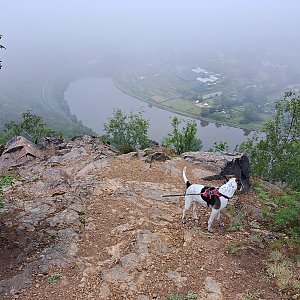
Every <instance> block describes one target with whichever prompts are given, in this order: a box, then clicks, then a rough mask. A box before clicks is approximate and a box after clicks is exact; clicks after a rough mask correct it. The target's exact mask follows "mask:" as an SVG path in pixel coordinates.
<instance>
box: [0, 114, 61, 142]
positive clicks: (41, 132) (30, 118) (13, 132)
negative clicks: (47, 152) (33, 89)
mask: <svg viewBox="0 0 300 300" xmlns="http://www.w3.org/2000/svg"><path fill="white" fill-rule="evenodd" d="M22 119H23V120H22V121H21V122H20V123H17V122H14V121H10V122H7V123H6V124H5V125H4V134H3V135H2V136H1V137H0V144H4V143H6V142H7V141H8V140H9V139H11V138H13V137H15V136H18V135H21V136H24V137H25V138H27V139H29V140H31V141H32V142H34V143H35V144H37V143H38V142H39V141H40V140H41V139H42V138H43V137H45V136H49V135H60V134H59V133H58V132H56V131H54V130H52V129H51V128H49V127H48V126H47V125H46V124H45V123H44V120H43V118H42V117H41V116H37V115H34V114H32V113H31V111H30V110H27V111H26V112H24V113H22Z"/></svg>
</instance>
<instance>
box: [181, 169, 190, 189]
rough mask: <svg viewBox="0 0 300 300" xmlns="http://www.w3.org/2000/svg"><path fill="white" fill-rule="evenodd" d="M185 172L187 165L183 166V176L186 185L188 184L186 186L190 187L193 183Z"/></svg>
mask: <svg viewBox="0 0 300 300" xmlns="http://www.w3.org/2000/svg"><path fill="white" fill-rule="evenodd" d="M185 172H186V167H184V168H183V171H182V176H183V180H184V183H185V185H186V188H188V187H189V186H190V185H192V184H191V183H190V182H189V180H188V179H187V177H186V174H185Z"/></svg>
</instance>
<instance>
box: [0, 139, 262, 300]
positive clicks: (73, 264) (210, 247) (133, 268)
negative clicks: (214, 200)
mask: <svg viewBox="0 0 300 300" xmlns="http://www.w3.org/2000/svg"><path fill="white" fill-rule="evenodd" d="M47 143H48V144H47V147H46V144H45V145H44V148H43V149H38V150H39V151H41V152H42V154H43V158H41V157H38V156H35V157H34V159H32V160H28V161H27V162H24V163H23V164H22V165H19V166H18V167H17V168H16V172H17V173H18V175H19V179H18V181H17V182H15V184H14V185H13V186H12V187H8V188H5V195H4V197H5V198H4V200H5V202H6V204H7V209H6V213H5V214H4V215H3V216H2V217H1V222H0V276H1V275H2V276H1V277H0V295H1V296H7V297H9V296H11V297H13V296H14V295H15V296H18V295H17V293H20V292H21V293H22V289H28V287H30V286H33V287H32V288H31V289H29V292H28V294H26V293H24V294H21V295H20V297H19V299H26V300H27V299H30V300H32V299H140V300H146V299H166V297H167V296H168V295H172V294H173V293H175V292H177V291H180V292H182V293H185V294H187V292H189V291H194V292H195V293H197V295H198V299H219V300H221V299H228V298H226V295H228V294H230V292H227V291H226V289H227V288H228V286H230V285H231V284H232V282H233V280H235V278H236V277H235V276H241V274H243V270H241V268H242V266H241V265H240V264H235V262H233V260H230V257H228V255H227V254H226V249H228V247H230V246H231V243H232V241H234V240H235V239H236V237H237V236H238V234H236V235H234V236H233V237H232V236H230V235H229V234H228V233H226V231H225V230H226V229H223V228H217V229H216V235H215V236H213V238H211V236H210V235H208V234H207V233H206V229H205V228H206V222H207V215H206V212H207V210H206V209H205V208H204V209H203V213H202V216H201V221H202V224H198V225H197V226H194V223H192V220H191V219H190V220H188V223H189V224H190V225H189V226H187V227H185V228H183V227H182V224H181V220H180V219H181V212H182V203H183V202H182V197H180V196H175V197H162V195H165V194H177V195H178V194H179V195H182V194H183V193H184V191H185V186H184V183H183V180H182V169H183V168H184V166H188V172H189V173H190V174H191V177H192V178H193V179H194V180H195V179H198V178H199V181H200V179H201V181H202V182H203V183H204V184H214V185H215V186H217V185H220V184H222V181H220V180H219V179H221V177H222V175H223V174H229V173H231V174H232V173H233V174H235V175H236V176H238V175H240V176H241V177H242V178H243V179H244V180H246V179H247V178H248V177H247V176H248V175H249V174H248V173H247V159H246V158H245V157H244V156H243V155H234V156H230V155H225V154H213V153H202V152H191V153H185V154H183V155H182V157H177V158H173V159H170V157H169V156H168V155H167V154H166V153H165V152H164V151H162V150H161V149H157V148H155V149H147V150H145V151H137V152H132V153H129V154H124V155H117V152H116V151H115V150H114V149H113V148H111V147H110V146H109V145H106V144H104V143H102V142H101V141H100V140H99V139H97V138H94V137H90V136H83V137H78V138H75V139H73V140H71V141H63V140H56V139H54V140H49V141H48V142H47ZM49 149H51V151H49ZM247 174H248V175H247ZM208 179H210V180H214V181H213V182H211V181H207V180H208ZM248 179H249V178H248ZM242 196H243V195H242ZM234 200H235V199H233V201H234ZM8 203H9V205H8ZM224 218H225V220H224V223H225V224H226V225H228V224H229V222H230V221H229V220H228V217H226V215H224ZM233 234H234V233H233ZM249 256H250V259H252V257H251V255H249V253H247V255H246V256H245V258H246V259H247V260H248V259H249ZM253 261H254V259H253ZM251 265H252V263H251ZM260 270H261V269H260V268H258V269H257V270H255V271H256V272H258V276H256V277H255V278H254V279H253V281H255V280H256V278H258V279H257V281H256V282H255V283H253V284H254V285H255V287H256V286H257V285H259V284H260V283H261V285H263V286H266V283H265V282H263V281H262V279H261V278H262V276H261V275H262V274H261V271H260ZM54 272H55V273H54ZM53 273H54V274H57V273H59V274H60V275H61V278H62V279H61V285H59V284H57V288H56V290H55V291H54V290H53V289H55V286H56V285H55V284H54V285H51V284H50V283H49V282H48V278H49V276H51V275H52V274H53ZM223 273H224V276H223V277H224V278H222V276H220V274H223ZM248 273H249V272H245V274H248ZM31 274H36V277H32V276H31ZM236 274H237V275H236ZM228 278H230V279H228ZM227 279H228V280H227ZM237 280H238V282H237V287H238V289H239V292H242V291H243V290H244V289H245V288H248V287H247V286H246V283H245V284H244V282H243V280H240V278H238V277H237ZM40 285H41V286H40ZM36 286H40V287H36ZM35 287H36V288H35ZM34 289H35V290H34ZM32 290H34V291H33V292H32V293H31V291H32ZM39 293H40V294H39ZM52 293H53V294H52ZM191 295H192V293H191ZM224 295H225V296H224ZM230 299H231V298H230ZM232 299H233V298H232Z"/></svg>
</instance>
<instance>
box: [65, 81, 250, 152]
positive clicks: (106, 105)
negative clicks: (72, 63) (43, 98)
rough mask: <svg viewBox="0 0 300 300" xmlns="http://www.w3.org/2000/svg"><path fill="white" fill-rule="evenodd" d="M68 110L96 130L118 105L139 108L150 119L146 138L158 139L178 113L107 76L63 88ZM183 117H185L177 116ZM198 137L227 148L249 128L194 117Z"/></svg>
mask: <svg viewBox="0 0 300 300" xmlns="http://www.w3.org/2000/svg"><path fill="white" fill-rule="evenodd" d="M65 99H66V100H67V101H68V103H69V106H70V110H71V113H73V114H75V115H76V116H77V117H78V119H80V120H81V121H82V122H83V124H84V125H86V126H88V127H90V128H92V129H93V130H94V131H95V132H97V133H98V134H103V133H104V123H106V122H107V121H108V119H109V117H112V115H113V110H114V109H116V108H120V109H121V110H122V112H124V113H126V114H129V113H130V112H134V113H136V112H138V111H142V115H143V117H144V118H145V119H148V120H149V122H150V127H149V131H148V133H149V138H150V139H152V140H155V141H158V142H161V141H162V139H163V137H165V136H166V135H167V134H168V133H171V132H172V126H171V119H172V118H173V117H174V116H178V115H176V114H174V113H171V112H169V111H165V110H163V109H159V108H157V107H149V106H148V104H147V103H144V102H142V101H140V100H138V99H135V98H133V97H131V96H129V95H127V94H125V93H123V92H121V91H120V90H119V89H118V88H116V86H115V85H114V84H113V81H112V79H111V78H87V79H81V80H79V81H75V82H73V83H71V84H70V86H69V87H68V89H67V90H66V92H65ZM179 117H180V118H181V119H183V120H186V121H187V120H189V118H186V117H182V116H179ZM196 122H197V126H198V137H199V138H200V139H201V140H202V143H203V148H202V150H204V151H206V150H208V149H209V148H210V147H212V145H213V143H214V142H216V141H227V143H228V145H229V149H230V150H234V148H235V147H236V145H239V144H240V143H242V142H244V141H245V140H246V139H247V136H246V135H248V134H249V131H244V130H242V129H239V128H235V127H229V126H224V125H217V124H215V123H208V122H205V121H199V120H196Z"/></svg>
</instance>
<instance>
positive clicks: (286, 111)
mask: <svg viewBox="0 0 300 300" xmlns="http://www.w3.org/2000/svg"><path fill="white" fill-rule="evenodd" d="M240 151H243V152H246V153H247V154H248V156H249V159H250V163H251V171H252V173H253V174H254V175H256V176H258V177H260V178H262V179H264V180H267V181H271V182H277V181H280V182H284V183H286V184H288V185H289V186H290V187H292V188H293V189H296V190H300V168H299V167H298V166H299V165H300V95H296V94H295V93H293V92H287V93H286V94H285V95H284V97H283V99H281V100H279V101H277V102H276V115H275V117H274V118H273V119H272V120H270V121H269V122H267V123H266V124H265V125H264V129H263V132H262V134H260V135H255V136H254V137H253V138H251V139H249V140H248V141H247V142H245V143H243V144H242V145H241V146H240Z"/></svg>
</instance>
